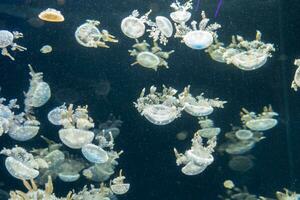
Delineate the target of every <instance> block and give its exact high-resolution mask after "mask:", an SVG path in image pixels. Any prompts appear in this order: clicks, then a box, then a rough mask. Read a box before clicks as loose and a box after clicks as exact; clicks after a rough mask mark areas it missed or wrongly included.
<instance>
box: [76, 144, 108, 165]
mask: <svg viewBox="0 0 300 200" xmlns="http://www.w3.org/2000/svg"><path fill="white" fill-rule="evenodd" d="M81 152H82V154H83V156H84V157H85V158H86V159H87V160H88V161H90V162H92V163H105V162H107V160H108V155H107V153H106V151H105V150H103V149H102V148H101V147H99V146H97V145H94V144H86V145H84V146H83V147H82V148H81Z"/></svg>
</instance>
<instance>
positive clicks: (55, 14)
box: [39, 8, 65, 22]
mask: <svg viewBox="0 0 300 200" xmlns="http://www.w3.org/2000/svg"><path fill="white" fill-rule="evenodd" d="M39 18H40V19H41V20H43V21H47V22H63V21H64V20H65V18H64V16H63V15H62V14H61V13H60V11H58V10H55V9H54V8H48V9H46V10H44V11H43V12H41V13H40V14H39Z"/></svg>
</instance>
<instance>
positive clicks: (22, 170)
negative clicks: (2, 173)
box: [5, 157, 39, 180]
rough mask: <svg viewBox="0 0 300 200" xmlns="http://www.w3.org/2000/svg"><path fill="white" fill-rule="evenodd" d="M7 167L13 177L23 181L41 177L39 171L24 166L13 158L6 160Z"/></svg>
mask: <svg viewBox="0 0 300 200" xmlns="http://www.w3.org/2000/svg"><path fill="white" fill-rule="evenodd" d="M5 167H6V169H7V171H8V172H9V173H10V174H11V175H12V176H13V177H15V178H17V179H21V180H30V179H35V178H36V177H37V176H38V175H39V171H37V170H35V169H33V168H31V167H29V166H27V165H25V164H23V163H22V162H21V161H18V160H16V159H15V158H13V157H7V158H6V159H5Z"/></svg>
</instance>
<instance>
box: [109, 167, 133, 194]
mask: <svg viewBox="0 0 300 200" xmlns="http://www.w3.org/2000/svg"><path fill="white" fill-rule="evenodd" d="M125 178H126V177H125V176H123V175H122V170H120V173H119V176H118V177H116V178H114V179H113V180H112V181H111V182H110V189H111V191H112V192H113V193H115V194H118V195H121V194H125V193H127V192H128V190H129V188H130V184H129V183H124V180H125Z"/></svg>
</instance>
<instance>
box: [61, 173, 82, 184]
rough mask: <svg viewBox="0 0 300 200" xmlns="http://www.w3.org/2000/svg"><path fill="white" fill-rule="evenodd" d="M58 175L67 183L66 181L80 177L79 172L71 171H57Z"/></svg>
mask: <svg viewBox="0 0 300 200" xmlns="http://www.w3.org/2000/svg"><path fill="white" fill-rule="evenodd" d="M58 177H59V179H60V180H62V181H63V182H67V183H68V182H74V181H77V180H78V179H79V178H80V174H72V173H67V172H61V173H58Z"/></svg>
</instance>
